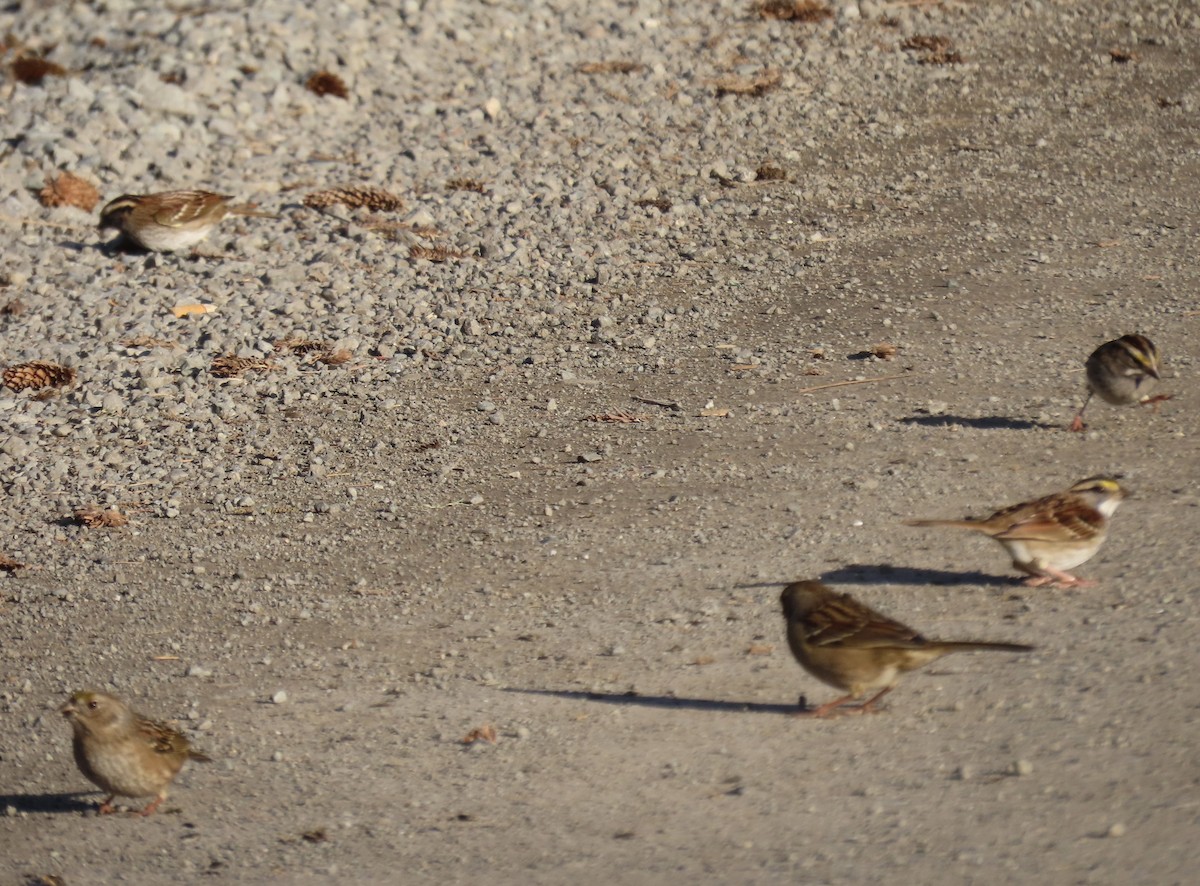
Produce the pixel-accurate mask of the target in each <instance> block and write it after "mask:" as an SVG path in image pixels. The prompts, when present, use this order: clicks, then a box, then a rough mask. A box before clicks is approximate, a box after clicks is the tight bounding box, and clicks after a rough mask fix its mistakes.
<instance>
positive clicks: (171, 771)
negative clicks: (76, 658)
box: [60, 690, 211, 815]
mask: <svg viewBox="0 0 1200 886" xmlns="http://www.w3.org/2000/svg"><path fill="white" fill-rule="evenodd" d="M60 711H61V712H62V715H63V716H64V717H66V718H67V719H68V720H70V721H71V728H72V729H73V730H74V732H75V735H74V741H73V746H74V750H75V762H76V764H78V766H79V771H80V772H82V773H83V774H84V776H85V777H86V778H87V779H88V780H89V781H91V782H92V783H93V784H95V785H96V786H98V787H99V788H100V789H101V790H104V791H107V792H108V794H109V796H108V799H106V800H105V801H104V803H103V804H102V805H101V806H100V813H101V814H102V815H103V814H106V813H109V812H113V811H114V808H113V805H112V801H113V799H114V798H115V797H118V796H120V797H149V796H154V800H153V801H152V802H151V803H150V804H149V805H148V806H146V807H145V808H144V809H143V810H142V811H141V814H142V815H150V814H151V813H152V812H154V810H156V809H157V808H158V806H159V804H160V803H162V801H163V800H165V799H166V796H167V787H168V785H170V783H171V781H172V780H174V778H175V776H176V775H178V774H179V770H181V769H182V768H183V764H184V763H186V762H187V761H188V760H197V761H201V762H206V763H207V762H210V761H211V758H210V757H208V756H206V755H204V754H202V753H200V752H199V751H196V750H193V749H192V748H191V746H190V745H189V744H188V740H187V738H186V737H185V736H184V735H182V734H181V733H179V732H177V731H176V730H174V729H172V728H170V727H169V726H165V725H163V724H162V723H157V722H155V721H154V720H149V719H147V718H146V717H143V716H141V715H140V714H137V713H135V712H134V711H133V710H132V709H131V708H130V707H129V706H128V705H127V704H125V703H124V702H123V701H121V700H120V699H119V698H116V697H114V696H111V695H108V694H106V693H103V692H97V691H94V690H83V691H80V692H76V693H75V694H74V695H72V696H71V698H70V699H69V700H68V701H67V703H66V704H64V705H63V706H62V708H60Z"/></svg>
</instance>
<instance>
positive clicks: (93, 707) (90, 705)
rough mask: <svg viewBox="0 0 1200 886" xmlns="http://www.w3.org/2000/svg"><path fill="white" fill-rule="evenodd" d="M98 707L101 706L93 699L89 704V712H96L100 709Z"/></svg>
mask: <svg viewBox="0 0 1200 886" xmlns="http://www.w3.org/2000/svg"><path fill="white" fill-rule="evenodd" d="M98 707H99V705H98V704H97V703H96V701H95V699H93V700H92V701H89V702H88V710H89V711H94V710H96V708H98Z"/></svg>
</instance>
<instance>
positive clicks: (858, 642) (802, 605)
mask: <svg viewBox="0 0 1200 886" xmlns="http://www.w3.org/2000/svg"><path fill="white" fill-rule="evenodd" d="M779 599H780V603H781V604H782V605H783V617H784V619H786V621H787V638H788V646H790V647H791V650H792V654H793V655H794V656H795V657H796V661H798V662H799V663H800V665H801V667H803V668H804V669H805V670H806V671H808V672H809V673H810V674H812V675H813V676H814V677H816V678H817V679H818V680H820V681H822V682H823V683H827V684H829V685H830V686H832V687H834V688H835V689H840V690H841V691H842V692H844V693H846V694H845V695H843V696H841V697H840V698H835V699H834V700H833V701H830V702H826V703H825V704H823V705H821V706H820V707H818V708H816V709H815V710H813V711H803V712H801V713H803V714H806V715H808V716H814V717H826V716H829V714H830V713H832V712H833V711H834V710H835V709H837V708H839V707H841V706H842V705H844V704H846V703H847V702H850V701H855V700H857V699H860V698H862V697H864V696H865V695H867V694H868V693H871V692H874V693H875V694H874V695H872V696H871V697H870V698H869V699H868V700H867V701H866V702H865V703H863V704H862V705H861V707H859V708H857V709H856V710H857V711H858V712H867V711H870V710H872V709H873V707H874V705H875V704H876V703H877V702H878V701H879V700H880V699H881V698H883V696H885V695H886V694H887V693H889V692H891V691H892V689H894V688H895V686H896V684H897V683H898V682H899V680H900V675H901V674H904V673H906V672H908V671H911V670H915V669H916V668H919V667H921V666H923V665H926V664H929V662H931V661H934V660H935V659H938V658H941V657H942V656H943V655H949V654H950V653H951V652H967V651H970V650H973V649H982V650H990V651H996V652H1029V651H1031V650H1032V649H1033V647H1032V646H1024V645H1021V644H1017V643H993V642H988V641H977V640H965V641H955V640H927V639H925V638H924V637H922V636H921V635H920V634H918V633H917V632H916V631H914V630H913V629H912V628H910V627H908V626H906V625H903V624H901V623H900V622H898V621H894V620H893V619H890V618H888V617H887V616H886V615H882V614H881V613H879V612H876V611H875V610H874V609H871V608H870V607H867V606H864V605H863V604H862V603H859V602H858V601H857V600H855V599H854V598H853V597H851V596H850V595H849V594H839V593H836V592H835V591H833V590H831V589H830V588H828V587H826V586H825V585H823V584H822V583H821V582H819V581H798V582H795V583H794V584H790V585H788V586H787V587H786V588H784V589H783V593H782V594H781V595H780V598H779Z"/></svg>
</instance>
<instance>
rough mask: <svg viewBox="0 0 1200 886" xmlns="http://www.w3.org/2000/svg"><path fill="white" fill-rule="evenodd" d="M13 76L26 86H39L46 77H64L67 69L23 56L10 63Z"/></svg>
mask: <svg viewBox="0 0 1200 886" xmlns="http://www.w3.org/2000/svg"><path fill="white" fill-rule="evenodd" d="M12 72H13V76H14V77H16V78H17V79H18V80H20V81H21V82H22V83H24V84H26V85H28V86H39V85H41V82H42V81H43V80H45V79H46V78H47V77H65V76H66V75H67V69H66V68H64V67H63V66H62V65H56V64H55V63H54V62H52V61H47V60H46V59H44V58H41V57H40V56H36V55H25V56H22V57H21V58H18V59H17V60H16V61H14V62H13V63H12Z"/></svg>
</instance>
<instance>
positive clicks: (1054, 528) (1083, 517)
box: [992, 499, 1104, 542]
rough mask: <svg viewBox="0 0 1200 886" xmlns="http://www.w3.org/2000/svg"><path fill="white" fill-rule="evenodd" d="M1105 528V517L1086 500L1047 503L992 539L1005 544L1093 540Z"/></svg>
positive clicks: (1031, 510)
mask: <svg viewBox="0 0 1200 886" xmlns="http://www.w3.org/2000/svg"><path fill="white" fill-rule="evenodd" d="M1103 526H1104V515H1102V514H1101V513H1100V512H1099V511H1097V510H1096V509H1095V508H1093V507H1090V506H1089V505H1087V504H1086V503H1084V502H1083V501H1079V500H1074V499H1066V500H1064V499H1052V500H1044V502H1043V506H1042V507H1039V508H1035V509H1030V510H1029V511H1028V512H1027V513H1025V514H1023V515H1021V517H1020V519H1017V520H1015V521H1014V522H1013V523H1012V525H1010V526H1009V527H1008V528H1007V529H1004V530H1003V531H1001V532H997V533H995V534H994V535H993V536H992V537H993V538H996V539H1002V540H1005V541H1049V542H1072V541H1081V540H1083V539H1088V538H1093V537H1095V535H1096V534H1097V533H1098V532H1100V530H1101V529H1102V528H1103Z"/></svg>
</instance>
